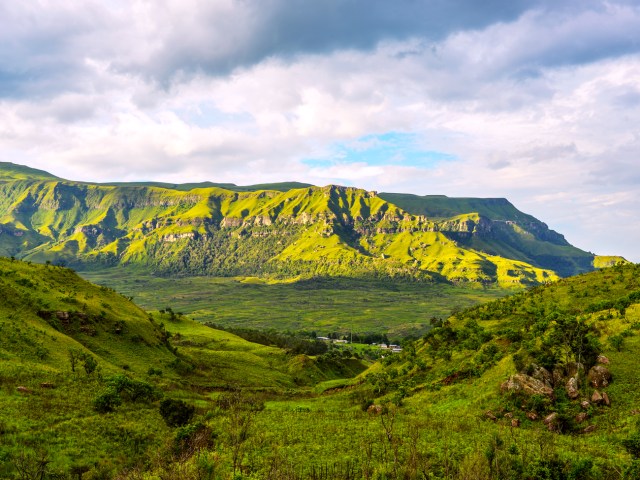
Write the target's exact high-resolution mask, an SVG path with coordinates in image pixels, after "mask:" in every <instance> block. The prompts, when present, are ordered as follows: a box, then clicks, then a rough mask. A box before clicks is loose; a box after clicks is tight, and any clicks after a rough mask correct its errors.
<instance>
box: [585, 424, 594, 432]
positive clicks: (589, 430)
mask: <svg viewBox="0 0 640 480" xmlns="http://www.w3.org/2000/svg"><path fill="white" fill-rule="evenodd" d="M595 429H596V426H595V425H589V426H588V427H586V428H585V429H583V430H582V433H591V432H594V431H595Z"/></svg>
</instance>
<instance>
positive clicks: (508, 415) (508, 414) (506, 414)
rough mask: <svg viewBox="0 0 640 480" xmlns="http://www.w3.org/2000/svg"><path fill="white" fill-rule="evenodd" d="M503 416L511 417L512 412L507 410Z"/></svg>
mask: <svg viewBox="0 0 640 480" xmlns="http://www.w3.org/2000/svg"><path fill="white" fill-rule="evenodd" d="M504 418H513V413H511V412H507V413H505V414H504Z"/></svg>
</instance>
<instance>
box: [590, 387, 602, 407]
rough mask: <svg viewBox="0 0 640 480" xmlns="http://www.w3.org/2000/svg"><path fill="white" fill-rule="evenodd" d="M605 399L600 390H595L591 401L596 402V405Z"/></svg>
mask: <svg viewBox="0 0 640 480" xmlns="http://www.w3.org/2000/svg"><path fill="white" fill-rule="evenodd" d="M603 401H604V399H603V398H602V395H601V394H600V392H599V391H598V390H594V392H593V395H591V403H595V404H596V405H599V404H601V403H602V402H603Z"/></svg>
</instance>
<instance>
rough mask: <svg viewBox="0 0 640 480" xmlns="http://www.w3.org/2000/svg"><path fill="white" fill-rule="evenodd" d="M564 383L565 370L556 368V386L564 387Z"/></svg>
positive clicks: (554, 376) (554, 381)
mask: <svg viewBox="0 0 640 480" xmlns="http://www.w3.org/2000/svg"><path fill="white" fill-rule="evenodd" d="M563 381H564V370H562V369H561V368H560V367H556V368H554V369H553V384H554V385H562V382H563Z"/></svg>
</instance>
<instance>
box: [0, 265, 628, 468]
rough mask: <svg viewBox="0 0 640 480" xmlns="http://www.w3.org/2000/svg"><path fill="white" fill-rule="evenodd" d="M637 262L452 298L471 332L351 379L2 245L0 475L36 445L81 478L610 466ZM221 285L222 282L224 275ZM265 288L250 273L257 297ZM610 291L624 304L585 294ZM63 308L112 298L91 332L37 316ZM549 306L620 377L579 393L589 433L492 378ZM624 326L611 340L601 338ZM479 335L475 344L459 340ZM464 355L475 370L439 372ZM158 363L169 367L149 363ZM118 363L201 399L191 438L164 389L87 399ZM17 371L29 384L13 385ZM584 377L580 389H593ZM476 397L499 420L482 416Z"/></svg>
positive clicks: (173, 392)
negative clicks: (85, 355) (583, 329)
mask: <svg viewBox="0 0 640 480" xmlns="http://www.w3.org/2000/svg"><path fill="white" fill-rule="evenodd" d="M639 268H640V267H638V266H635V265H627V266H618V267H614V268H610V269H604V270H602V271H599V272H594V273H591V274H588V275H582V276H579V277H575V278H572V279H567V280H563V281H560V282H558V283H556V284H553V285H549V286H546V287H538V288H536V289H533V290H531V291H529V292H526V293H519V294H516V295H512V296H510V297H507V298H504V299H500V300H497V301H494V302H491V303H485V304H482V305H478V306H476V307H473V308H470V309H467V310H463V311H459V312H457V313H456V315H455V317H452V318H451V327H452V329H453V330H454V331H457V332H462V333H464V335H462V334H460V335H459V336H458V341H457V343H456V344H454V345H451V346H450V347H451V352H450V355H449V356H448V357H446V356H443V355H441V354H440V353H441V352H438V351H436V350H434V349H433V348H431V346H430V344H429V343H428V342H425V340H423V339H420V340H418V341H416V342H415V343H414V344H413V346H411V345H406V346H405V349H404V351H403V353H402V354H399V355H396V354H394V355H392V356H388V357H387V358H385V359H384V360H383V362H382V363H376V364H374V365H373V366H372V367H371V368H370V369H369V370H367V371H365V372H363V373H361V374H360V375H358V376H357V377H355V378H345V376H344V375H343V376H342V378H340V376H339V375H337V373H338V370H336V369H335V368H334V367H335V365H330V364H323V363H322V361H321V360H320V359H319V358H318V359H314V358H310V357H305V356H289V355H286V354H285V353H284V352H282V351H280V350H278V349H275V348H271V347H264V346H259V345H254V344H250V343H248V342H245V341H243V340H241V339H240V338H238V337H236V336H234V335H231V334H229V333H226V332H220V331H216V330H212V329H209V328H208V327H205V326H203V325H201V324H198V323H195V322H192V321H190V320H189V319H187V318H185V317H182V316H180V315H177V314H176V313H175V310H177V308H176V307H175V306H172V308H173V309H174V310H173V311H165V312H164V313H161V312H154V313H153V315H152V317H153V320H151V319H149V315H148V314H147V313H145V312H143V311H142V310H140V309H138V307H136V306H135V305H133V304H131V303H130V302H128V301H127V299H126V298H124V297H123V296H122V295H119V294H117V293H115V292H113V291H111V290H109V289H105V288H101V287H94V286H91V285H89V284H87V283H86V282H83V281H82V280H81V279H79V278H78V277H77V276H75V275H74V274H73V272H71V271H69V270H67V269H62V268H59V267H52V266H50V267H46V266H39V265H27V264H24V263H21V262H18V261H14V262H11V261H10V260H0V272H2V275H0V288H2V289H3V290H2V293H3V298H5V299H6V300H5V303H3V304H1V305H0V328H1V329H2V332H1V333H2V338H3V340H5V341H4V342H3V343H2V344H0V356H1V360H2V361H0V460H1V461H0V477H2V478H17V477H16V473H17V472H16V471H15V469H14V465H15V461H16V459H19V458H20V455H22V454H23V453H25V454H26V455H27V456H29V455H33V454H34V453H36V452H37V451H38V449H44V451H45V452H46V453H47V454H48V456H49V460H50V463H49V469H50V472H51V473H55V474H58V475H61V476H62V475H67V476H68V475H69V472H70V471H71V470H72V469H73V468H74V467H86V468H87V470H88V472H87V474H86V476H85V478H114V477H116V474H119V476H118V477H117V478H123V479H134V478H149V479H151V478H154V479H155V478H181V479H196V478H219V479H225V480H226V479H229V480H230V479H232V478H291V479H295V478H324V479H330V478H354V479H373V478H378V479H382V478H392V479H399V478H421V476H422V477H424V476H425V475H431V476H432V477H434V478H455V479H463V478H487V479H489V478H545V476H544V475H547V478H548V476H549V475H551V474H550V473H549V471H550V469H552V470H553V472H555V473H553V476H552V478H584V479H590V478H593V479H596V478H621V475H622V472H623V471H624V470H625V469H626V468H627V467H628V466H630V465H631V463H632V458H631V456H630V455H629V454H628V453H627V452H626V450H625V449H624V447H623V444H622V441H623V440H625V439H627V438H629V437H630V435H631V434H632V433H633V432H635V431H636V428H637V427H636V426H635V423H636V418H637V417H636V415H635V414H634V411H635V409H636V408H637V405H638V402H640V389H639V388H638V386H639V385H638V376H637V371H636V370H637V358H638V355H640V335H639V331H638V330H637V329H636V328H637V325H638V323H639V322H640V304H630V305H627V304H625V303H624V302H623V303H620V299H624V298H628V296H629V294H630V293H632V292H636V291H638V290H640V284H639V283H638V282H639V280H638V279H639V278H640V276H639V275H638V269H639ZM140 280H144V279H140ZM156 280H161V279H156ZM188 280H192V279H188ZM339 282H345V283H338V284H337V285H336V284H333V285H332V284H331V283H330V284H328V285H323V286H322V287H323V288H315V289H311V290H312V291H314V290H319V291H320V292H324V293H322V295H326V294H327V291H329V292H332V295H338V293H337V292H339V291H341V290H345V288H346V287H349V288H350V289H351V290H354V291H361V292H367V291H369V290H371V288H375V289H377V288H382V287H381V286H380V285H377V286H376V285H375V284H373V285H372V284H367V283H366V282H361V283H357V282H356V283H354V282H353V281H349V282H346V281H344V280H339ZM237 283H238V285H236V287H238V288H240V287H242V288H249V289H255V288H271V287H277V288H281V287H288V288H295V289H297V290H283V291H284V292H286V295H284V296H283V297H282V298H280V299H279V300H280V301H283V300H286V299H287V298H289V297H292V296H293V293H292V292H294V291H295V292H298V293H299V292H300V291H301V290H300V287H301V285H300V284H299V285H296V284H293V285H265V284H262V285H261V284H255V283H253V284H243V283H241V282H237ZM203 285H204V284H203ZM203 285H199V286H198V288H200V287H202V286H203ZM220 285H221V286H220V290H219V291H217V292H216V293H217V294H218V295H220V293H221V291H222V290H223V289H228V290H231V289H233V288H234V287H230V286H229V285H228V284H226V283H224V282H222V283H220ZM393 286H394V287H395V288H398V285H393ZM307 287H308V285H307ZM316 287H318V286H317V285H316ZM356 287H358V288H356ZM386 287H387V288H388V289H389V290H390V293H393V292H394V291H393V289H390V288H389V287H390V286H389V285H387V286H386ZM403 287H404V289H400V290H396V291H395V293H397V294H399V295H400V294H402V295H406V298H407V299H409V297H410V296H412V295H413V296H418V295H419V293H418V292H419V290H418V289H419V288H420V287H422V286H421V285H410V284H403ZM413 287H415V288H416V290H411V288H413ZM209 288H211V285H209ZM159 291H161V292H162V291H168V287H167V289H165V290H162V289H160V290H159ZM274 291H276V292H277V291H278V290H260V292H262V293H261V295H263V296H265V294H266V295H267V296H269V294H270V293H271V292H274ZM302 291H304V290H302ZM374 291H376V290H374ZM250 292H251V293H250V294H247V295H246V298H245V297H242V296H241V295H239V294H238V293H237V292H236V296H235V298H236V299H237V300H236V311H238V310H242V309H244V308H245V305H244V300H249V299H250V298H251V297H252V296H254V297H256V298H258V295H257V294H256V290H250ZM265 292H266V293H265ZM388 293H389V292H388ZM346 297H348V295H345V298H346ZM607 301H612V302H613V303H614V304H616V305H619V306H620V305H622V306H623V307H624V306H625V305H626V307H624V308H623V311H620V310H619V309H618V307H615V308H604V309H601V310H598V309H597V308H595V307H594V305H603V304H604V303H602V302H607ZM185 302H186V299H185ZM84 303H86V307H85V306H84V305H83V304H84ZM275 303H276V302H275V301H274V303H273V304H272V306H273V305H275ZM72 308H79V309H80V311H83V310H82V309H84V311H86V312H87V313H88V314H97V315H99V314H100V310H103V311H104V312H105V315H106V317H107V319H106V320H103V321H100V322H97V323H96V324H94V327H95V328H96V329H97V330H98V333H97V335H94V336H92V335H86V334H84V333H83V332H82V331H76V330H73V329H71V330H69V331H67V329H65V328H62V327H59V329H58V330H56V329H55V328H53V326H52V325H51V324H50V323H47V322H44V321H43V319H42V318H41V317H40V316H38V315H37V312H38V311H40V310H43V309H51V310H55V311H57V310H58V309H61V310H63V309H64V310H71V309H72ZM227 308H229V309H231V305H230V304H229V306H228V307H227ZM556 311H557V312H560V313H562V314H569V315H574V316H579V317H580V318H583V319H584V320H585V321H588V322H590V323H593V325H594V327H595V330H594V331H595V332H597V334H598V336H599V338H600V341H601V344H602V349H601V353H604V354H606V355H607V356H608V357H609V359H610V361H611V363H610V365H609V368H610V369H611V372H612V373H613V379H614V380H613V383H612V384H611V385H610V386H608V387H607V388H606V391H607V393H608V394H609V395H610V397H611V400H612V406H611V407H609V408H607V407H593V408H592V409H591V410H590V412H591V416H590V418H589V419H588V421H587V423H586V424H585V425H595V426H596V430H595V432H593V433H590V434H557V433H552V432H549V431H548V430H547V428H546V427H545V426H544V425H543V424H542V422H541V421H539V420H536V421H531V420H528V419H526V418H525V417H524V412H522V411H520V409H519V407H518V404H514V403H512V402H510V401H509V400H508V398H507V397H505V396H504V395H502V394H501V393H500V388H499V386H500V384H501V383H502V382H503V381H504V380H505V379H506V378H507V377H508V376H509V375H510V374H512V373H515V371H516V368H515V364H514V361H513V357H512V355H513V354H514V353H516V352H517V351H519V349H520V348H530V347H531V346H532V345H533V344H535V342H536V341H538V340H539V339H540V338H538V337H535V338H533V344H531V345H530V343H531V342H530V339H524V343H522V341H519V342H521V343H518V341H515V340H514V341H511V340H508V338H507V336H508V335H510V333H506V331H505V329H510V330H514V329H523V332H522V333H523V334H525V333H526V332H525V330H524V329H525V326H526V325H527V321H528V319H532V318H533V319H535V322H536V323H539V322H544V321H546V319H547V317H549V315H550V314H552V313H553V312H556ZM553 318H555V317H553ZM115 320H123V321H124V322H125V326H126V329H125V332H123V333H120V334H115V333H113V332H112V331H111V327H112V326H113V323H112V322H113V321H115ZM439 328H442V327H439ZM531 328H533V327H531ZM551 328H552V325H551V326H550V327H549V329H551ZM165 330H166V331H167V332H168V333H170V334H171V335H172V337H171V340H170V343H169V344H165V343H162V342H160V343H161V344H153V340H154V338H156V339H158V337H157V335H159V334H162V332H164V331H165ZM478 332H485V333H487V332H488V333H490V334H491V335H492V336H491V337H487V338H484V337H482V335H479V334H478ZM623 332H627V333H626V334H625V337H624V342H623V343H622V345H621V346H620V350H618V349H617V348H614V347H613V345H611V344H610V343H609V342H608V339H609V338H611V337H613V336H616V335H619V334H621V333H623ZM548 333H549V332H548V331H544V332H542V333H541V334H540V336H541V337H544V336H547V335H548ZM122 335H124V336H122ZM474 335H477V337H478V339H480V340H479V343H477V344H474V343H473V342H471V343H469V340H470V339H471V340H473V338H472V337H473V336H474ZM137 336H139V337H141V338H142V339H145V340H146V342H147V343H150V344H151V345H148V346H145V345H144V343H145V342H140V340H139V339H138V337H137ZM98 340H100V341H99V342H98ZM489 344H494V345H496V346H497V348H498V352H499V353H500V354H501V356H500V358H497V357H496V358H495V359H490V360H487V361H486V362H485V363H482V361H480V360H478V359H479V358H480V357H479V356H480V355H482V354H483V352H484V351H485V350H486V349H485V347H486V346H487V345H489ZM70 346H73V347H75V348H81V349H86V351H88V352H91V353H92V354H93V355H95V356H96V358H97V359H98V362H99V364H100V367H101V373H102V376H103V377H101V376H100V375H97V374H92V375H87V374H86V373H85V372H83V371H82V370H80V371H79V372H77V373H75V374H71V372H70V367H69V362H68V358H67V349H68V347H70ZM43 347H44V348H45V349H46V350H47V352H44V353H43V350H42V348H43ZM174 349H175V350H174ZM176 359H179V360H180V361H181V362H182V363H183V367H184V365H191V368H190V369H189V368H183V369H182V370H180V369H175V368H172V367H171V366H170V365H169V363H173V362H174V361H175V360H176ZM352 361H353V359H350V360H349V362H352ZM122 362H127V363H128V369H127V370H124V369H123V368H122V365H121V363H122ZM470 366H473V368H474V369H476V370H477V374H471V375H469V376H466V377H459V378H457V379H455V378H454V381H451V382H445V381H444V379H446V378H452V377H451V375H452V374H455V372H463V371H467V372H468V371H469V370H468V369H469V367H470ZM151 367H153V368H154V369H156V368H160V369H162V370H163V373H162V374H161V375H159V374H157V373H154V374H150V373H149V371H148V369H149V368H151ZM116 372H119V373H126V374H127V375H128V376H129V377H130V378H132V379H135V380H138V381H144V382H148V383H150V384H153V385H154V386H155V387H156V388H158V389H159V390H161V391H162V392H163V394H164V395H165V397H170V398H180V399H183V400H185V401H186V402H187V403H189V404H191V405H194V406H195V407H196V418H195V419H194V422H193V424H192V425H193V428H200V429H203V430H201V431H202V432H204V433H205V434H206V435H204V436H203V437H197V439H199V440H198V441H199V442H200V443H192V444H188V446H187V447H184V446H183V447H180V446H179V445H177V443H176V440H175V439H176V438H177V437H178V436H179V435H183V436H184V435H186V436H187V438H192V440H194V441H195V437H189V433H188V431H187V430H179V429H174V428H169V427H167V426H166V425H165V423H164V422H163V421H162V418H161V417H160V414H159V410H158V400H151V401H147V402H138V403H132V402H129V401H125V402H124V403H123V405H121V406H120V407H118V408H117V409H116V410H115V412H112V413H106V414H98V413H97V412H95V411H94V410H93V409H92V407H91V402H92V399H93V398H94V397H95V395H96V393H97V392H100V391H101V390H102V389H103V388H104V387H105V381H106V380H105V378H106V377H107V376H108V375H109V374H112V373H116ZM374 379H375V380H377V381H373V380H374ZM42 382H49V383H52V384H54V385H55V387H56V388H53V389H51V388H45V387H42ZM18 386H26V387H28V388H30V389H31V390H32V391H31V393H29V394H24V393H20V392H19V391H17V387H18ZM236 387H237V389H236ZM582 388H583V394H585V395H588V394H590V393H591V391H592V389H591V388H590V387H586V386H583V387H582ZM557 393H560V392H559V391H558V392H557ZM369 402H373V403H374V404H378V405H381V406H383V407H386V409H387V410H386V411H383V413H382V414H380V415H376V414H371V413H367V412H365V411H364V409H363V406H365V407H366V406H367V405H368V403H369ZM261 406H264V408H260V407H261ZM256 407H257V408H256ZM487 410H491V411H492V412H493V413H494V414H495V415H496V417H497V420H496V421H491V420H489V419H488V418H487V416H486V415H485V413H486V411H487ZM506 414H513V415H514V416H515V417H516V418H520V419H521V421H522V423H521V425H520V426H519V427H512V426H511V421H510V419H509V417H508V416H507V415H506ZM234 452H236V453H238V457H237V458H236V462H235V463H236V465H235V468H234ZM585 462H586V463H585ZM545 469H546V470H545ZM234 470H235V471H234ZM543 470H544V471H546V472H547V473H546V474H545V473H544V472H543ZM572 472H573V473H572ZM575 472H579V473H575ZM62 478H64V477H62ZM631 478H633V477H631Z"/></svg>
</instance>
